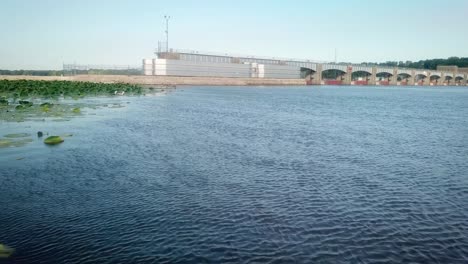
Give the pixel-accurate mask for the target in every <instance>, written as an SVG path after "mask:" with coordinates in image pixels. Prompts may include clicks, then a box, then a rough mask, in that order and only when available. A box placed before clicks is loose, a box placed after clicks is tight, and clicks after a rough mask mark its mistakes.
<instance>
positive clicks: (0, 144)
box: [0, 138, 13, 148]
mask: <svg viewBox="0 0 468 264" xmlns="http://www.w3.org/2000/svg"><path fill="white" fill-rule="evenodd" d="M12 142H13V141H12V140H10V139H1V138H0V148H7V147H10V146H11V143H12Z"/></svg>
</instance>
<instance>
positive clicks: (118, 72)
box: [0, 69, 142, 76]
mask: <svg viewBox="0 0 468 264" xmlns="http://www.w3.org/2000/svg"><path fill="white" fill-rule="evenodd" d="M76 74H99V75H141V74H142V72H141V70H139V69H124V70H112V69H111V70H102V69H89V70H70V71H63V70H58V71H57V70H0V75H31V76H66V75H76Z"/></svg>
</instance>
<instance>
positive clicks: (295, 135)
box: [0, 87, 468, 263]
mask: <svg viewBox="0 0 468 264" xmlns="http://www.w3.org/2000/svg"><path fill="white" fill-rule="evenodd" d="M90 100H96V102H98V103H103V102H102V100H103V99H99V98H96V99H90ZM112 100H115V101H112ZM112 100H111V101H106V102H105V103H108V104H113V103H117V104H120V105H124V106H125V107H123V108H109V107H106V108H102V109H96V110H94V109H91V108H89V110H86V111H87V114H86V115H84V116H81V117H78V118H72V119H70V121H67V122H29V121H28V122H23V123H11V122H2V123H1V127H0V131H1V135H2V136H3V135H6V134H10V133H28V134H31V135H32V136H31V138H32V140H33V142H31V143H29V144H27V145H26V146H24V147H22V148H0V166H1V167H0V169H1V172H2V173H1V176H0V179H1V185H0V200H1V201H2V209H1V212H0V223H2V234H1V237H0V243H5V244H7V245H9V246H11V247H13V248H15V249H16V253H15V255H14V256H13V257H12V258H11V259H10V260H11V261H13V262H17V263H30V262H43V263H207V262H208V263H224V262H232V263H252V262H259V263H317V262H318V263H320V262H323V263H377V262H392V263H410V262H414V263H437V262H439V263H466V262H468V220H467V219H468V213H467V212H468V205H467V203H466V201H468V178H467V177H466V175H468V164H467V163H466V160H467V157H468V138H467V136H466V135H468V121H467V119H466V116H468V90H467V89H464V88H420V87H418V88H407V87H405V88H399V87H388V88H375V87H372V88H371V87H369V88H353V87H346V88H338V87H326V88H324V87H321V88H315V87H314V88H292V87H288V88H278V87H275V88H272V87H262V88H245V87H242V88H237V87H218V88H213V87H195V88H185V89H183V90H178V91H177V92H175V93H172V94H170V95H169V96H163V97H130V98H127V97H119V98H114V99H112ZM127 102H128V103H127ZM39 130H42V131H44V132H47V131H49V132H50V131H53V133H54V134H57V135H63V134H66V133H72V134H73V136H72V137H69V138H66V141H65V143H63V144H61V145H58V146H54V147H47V146H44V144H43V143H42V142H41V141H40V140H39V139H37V138H36V137H35V135H36V134H35V133H36V132H37V131H39ZM19 157H21V158H22V159H19V160H18V159H17V158H19Z"/></svg>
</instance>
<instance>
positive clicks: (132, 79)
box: [0, 75, 306, 86]
mask: <svg viewBox="0 0 468 264" xmlns="http://www.w3.org/2000/svg"><path fill="white" fill-rule="evenodd" d="M0 79H6V80H23V79H24V80H44V81H53V80H61V81H81V82H95V83H130V84H143V85H210V86H218V85H226V86H258V85H283V86H285V85H286V86H290V85H291V86H297V85H305V84H306V81H305V80H304V79H259V78H221V77H177V76H142V75H130V76H127V75H75V76H28V75H0Z"/></svg>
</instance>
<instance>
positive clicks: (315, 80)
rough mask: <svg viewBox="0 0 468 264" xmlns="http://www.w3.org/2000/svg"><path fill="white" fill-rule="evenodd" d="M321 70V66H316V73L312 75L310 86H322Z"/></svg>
mask: <svg viewBox="0 0 468 264" xmlns="http://www.w3.org/2000/svg"><path fill="white" fill-rule="evenodd" d="M322 69H323V64H321V63H319V64H317V68H316V71H315V72H314V73H313V74H312V84H314V85H321V84H322Z"/></svg>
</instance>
